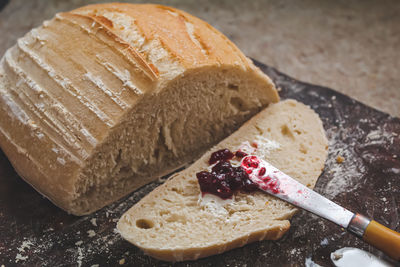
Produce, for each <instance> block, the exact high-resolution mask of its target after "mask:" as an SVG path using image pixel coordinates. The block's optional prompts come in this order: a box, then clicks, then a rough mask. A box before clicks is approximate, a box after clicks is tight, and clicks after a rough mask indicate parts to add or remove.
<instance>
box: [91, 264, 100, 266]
mask: <svg viewBox="0 0 400 267" xmlns="http://www.w3.org/2000/svg"><path fill="white" fill-rule="evenodd" d="M99 266H100V265H99V264H93V265H92V266H90V267H99Z"/></svg>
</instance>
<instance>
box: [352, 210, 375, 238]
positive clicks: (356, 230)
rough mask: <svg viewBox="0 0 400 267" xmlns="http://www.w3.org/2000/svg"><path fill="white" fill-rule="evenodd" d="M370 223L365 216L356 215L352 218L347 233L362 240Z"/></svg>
mask: <svg viewBox="0 0 400 267" xmlns="http://www.w3.org/2000/svg"><path fill="white" fill-rule="evenodd" d="M370 222H371V220H370V219H368V218H367V217H365V216H364V215H361V214H359V213H355V214H354V216H353V218H351V221H350V223H349V226H347V231H349V232H350V233H352V234H355V235H356V236H358V237H359V238H362V237H363V236H364V233H365V229H367V226H368V224H369V223H370Z"/></svg>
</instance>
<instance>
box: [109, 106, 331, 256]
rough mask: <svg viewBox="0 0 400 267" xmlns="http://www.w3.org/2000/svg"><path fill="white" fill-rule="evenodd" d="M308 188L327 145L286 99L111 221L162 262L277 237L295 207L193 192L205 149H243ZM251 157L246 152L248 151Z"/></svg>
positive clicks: (314, 119) (265, 198)
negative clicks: (254, 143)
mask: <svg viewBox="0 0 400 267" xmlns="http://www.w3.org/2000/svg"><path fill="white" fill-rule="evenodd" d="M253 142H256V143H257V144H258V148H257V149H256V150H255V151H254V152H252V153H253V154H256V155H258V156H260V157H262V158H264V159H266V160H267V161H269V162H270V163H272V164H273V165H274V166H276V167H277V168H279V169H281V170H282V171H284V172H285V173H287V174H289V175H290V176H292V177H293V178H296V179H297V180H299V181H300V182H301V183H303V184H305V185H307V186H308V187H310V188H313V187H314V185H315V183H316V181H317V179H318V176H319V175H320V173H321V171H322V169H323V168H324V162H325V159H326V157H327V148H328V142H327V139H326V137H325V133H324V129H323V126H322V122H321V120H320V119H319V117H318V115H317V114H316V113H315V112H314V111H313V110H311V109H310V108H309V107H307V106H305V105H303V104H301V103H299V102H296V101H294V100H286V101H283V102H280V103H277V104H273V105H271V106H270V107H268V108H266V109H265V110H263V111H262V112H260V113H259V114H257V115H256V116H254V117H253V118H252V119H251V120H250V121H248V122H247V123H246V124H245V125H243V126H242V127H241V128H240V129H239V130H238V131H236V132H235V133H234V134H232V135H231V136H229V137H228V138H226V139H225V140H223V141H222V142H221V143H219V144H218V145H216V146H215V147H213V148H212V149H210V150H209V151H208V152H207V153H205V154H204V155H203V156H202V157H201V158H200V159H199V160H198V161H196V162H195V163H194V164H193V165H192V166H190V167H189V168H187V169H185V170H183V171H181V172H179V173H177V174H175V175H173V176H172V177H171V178H169V179H168V180H167V181H166V182H165V183H164V184H163V185H161V186H159V187H158V188H156V189H155V190H154V191H152V192H151V193H150V194H148V195H147V196H145V197H144V198H143V199H141V200H140V201H139V202H138V203H137V204H136V205H134V206H133V207H132V208H131V209H129V210H128V211H127V212H126V213H125V214H124V215H123V216H122V217H121V219H120V220H119V222H118V225H117V229H118V231H119V232H120V233H121V235H122V237H123V238H125V239H126V240H128V241H129V242H131V243H132V244H134V245H136V246H138V247H139V248H141V249H142V250H143V251H144V252H145V253H146V254H148V255H150V256H152V257H155V258H158V259H161V260H166V261H184V260H195V259H198V258H202V257H206V256H210V255H213V254H218V253H222V252H224V251H227V250H230V249H233V248H236V247H240V246H243V245H245V244H248V243H250V242H254V241H258V240H266V239H267V240H276V239H279V238H280V237H281V236H282V235H283V234H284V233H285V232H286V231H287V230H288V229H289V227H290V223H289V221H288V219H290V218H291V217H292V215H293V214H294V213H295V211H296V208H294V207H293V206H291V205H290V204H287V203H286V202H283V201H281V200H279V199H277V198H274V197H272V196H269V195H267V194H265V193H262V192H261V191H257V192H254V193H242V192H238V193H236V194H235V195H234V198H233V199H232V200H222V199H220V198H218V197H216V196H213V195H210V194H205V195H204V196H202V195H201V193H200V188H199V185H198V182H197V178H196V173H197V172H200V171H204V170H207V169H209V168H210V166H209V163H208V161H209V159H210V155H211V153H212V152H215V151H217V150H219V149H222V148H228V149H230V150H231V151H237V150H238V149H239V148H240V149H241V150H243V149H246V146H247V149H248V144H251V143H253ZM249 152H250V153H251V151H249Z"/></svg>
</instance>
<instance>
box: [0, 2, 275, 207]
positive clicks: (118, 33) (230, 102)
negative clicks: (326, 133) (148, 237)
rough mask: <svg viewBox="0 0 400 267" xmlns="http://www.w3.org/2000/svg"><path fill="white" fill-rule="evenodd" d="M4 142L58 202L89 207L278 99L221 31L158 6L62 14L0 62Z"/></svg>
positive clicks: (156, 173)
mask: <svg viewBox="0 0 400 267" xmlns="http://www.w3.org/2000/svg"><path fill="white" fill-rule="evenodd" d="M0 93H1V97H0V109H1V115H0V145H1V148H2V149H3V151H4V152H5V154H6V155H7V157H8V158H9V159H10V161H11V163H12V164H13V166H14V168H15V169H16V171H17V172H18V173H19V174H20V176H21V177H23V178H24V179H25V180H26V181H27V182H28V183H30V184H32V185H33V186H34V187H35V188H36V189H37V190H38V191H40V192H41V193H43V194H44V195H45V196H47V197H48V198H49V199H50V200H52V201H53V202H54V203H55V204H56V205H58V206H60V207H61V208H63V209H65V210H67V211H68V212H70V213H73V214H76V215H82V214H88V213H91V212H93V211H95V210H97V209H99V208H101V207H103V206H105V205H106V204H108V203H110V202H113V201H114V200H116V199H118V198H120V197H122V196H123V195H126V194H127V193H129V192H131V191H133V190H134V189H136V188H138V187H140V186H142V185H144V184H146V183H148V182H150V181H151V180H153V179H155V178H158V177H160V176H162V175H164V174H166V173H169V172H171V171H172V170H174V169H176V168H178V167H179V166H181V165H182V164H185V163H187V162H189V161H191V160H193V159H195V158H196V157H197V156H200V155H201V153H203V152H204V151H205V150H206V149H207V148H209V147H210V145H212V144H215V143H217V142H218V141H219V140H221V139H222V138H223V137H225V136H227V135H228V134H230V133H231V132H232V131H234V130H235V129H237V128H238V127H239V126H240V125H241V124H242V123H243V122H244V121H246V120H247V119H248V118H250V117H251V116H252V115H254V114H255V113H257V112H258V111H260V110H261V109H262V108H263V107H265V106H267V105H268V104H269V103H272V102H277V101H278V100H279V97H278V95H277V92H276V90H275V88H274V85H273V84H272V82H271V81H270V79H269V78H268V77H267V76H266V75H264V74H262V73H261V71H260V70H259V69H257V68H256V67H255V66H254V65H253V64H252V63H251V61H250V60H248V59H247V58H246V57H245V56H244V55H243V54H242V53H241V52H240V51H239V50H238V48H237V47H236V46H235V45H234V44H232V43H231V42H230V41H229V40H228V39H227V38H226V37H225V36H224V35H222V34H221V33H219V32H218V31H217V30H215V29H214V28H212V27H211V26H210V25H208V24H207V23H205V22H204V21H201V20H199V19H198V18H195V17H193V16H191V15H189V14H187V13H185V12H182V11H179V10H176V9H173V8H169V7H164V6H158V5H132V4H117V3H114V4H102V5H92V6H87V7H83V8H80V9H77V10H73V11H71V12H67V13H60V14H57V15H56V16H55V18H53V19H52V20H49V21H45V22H44V23H43V25H42V26H40V27H39V28H36V29H33V30H32V31H30V32H29V33H28V34H26V36H24V37H23V38H21V39H19V40H18V43H17V44H16V45H15V46H14V47H12V48H10V49H9V50H8V51H7V52H6V54H5V55H4V57H3V58H2V59H1V62H0Z"/></svg>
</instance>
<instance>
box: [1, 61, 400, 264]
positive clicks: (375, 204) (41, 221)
mask: <svg viewBox="0 0 400 267" xmlns="http://www.w3.org/2000/svg"><path fill="white" fill-rule="evenodd" d="M259 66H260V67H261V68H262V70H263V71H265V72H266V73H267V74H268V75H269V76H270V77H271V78H272V79H273V80H274V82H275V83H276V85H277V87H279V88H280V89H281V92H280V95H281V97H282V99H285V98H294V99H297V100H299V101H301V102H303V103H305V104H307V105H310V106H311V107H312V108H313V109H314V110H315V111H316V112H317V113H318V114H319V115H320V117H321V118H322V121H323V123H324V127H325V130H326V132H327V135H328V139H329V146H330V148H329V156H328V160H327V162H326V166H325V171H324V172H323V174H322V175H321V177H320V178H319V180H318V183H317V186H316V188H315V190H316V191H318V192H319V193H321V194H323V195H325V196H327V197H328V198H330V199H332V200H334V201H335V202H337V203H339V204H341V205H343V206H344V207H346V208H348V209H350V210H352V211H354V212H361V213H363V214H366V215H368V216H370V217H373V218H375V220H377V221H378V222H380V223H382V224H384V225H386V226H388V227H390V228H392V229H395V230H397V231H400V218H399V211H398V210H399V207H400V136H399V135H400V119H398V118H394V117H391V116H389V115H387V114H385V113H382V112H379V111H377V110H374V109H372V108H370V107H367V106H365V105H363V104H361V103H359V102H357V101H355V100H353V99H351V98H349V97H347V96H344V95H342V94H340V93H337V92H335V91H333V90H331V89H328V88H323V87H319V86H315V85H310V84H305V83H302V82H299V81H296V80H294V79H291V78H290V77H287V76H286V75H284V74H282V73H279V72H278V71H276V70H275V69H273V68H269V67H267V66H264V65H262V64H259ZM338 155H341V156H343V157H344V158H345V160H344V162H343V163H341V164H339V163H337V162H336V157H337V156H338ZM160 183H161V181H157V182H154V183H151V184H149V185H146V186H144V187H142V188H140V189H139V190H137V191H136V192H134V193H132V194H131V195H130V196H128V197H126V198H124V199H123V200H121V201H119V202H117V203H115V204H113V205H110V206H108V207H106V208H104V209H102V210H100V211H98V212H97V213H95V214H92V215H91V216H85V217H74V216H71V215H68V214H66V213H65V212H63V211H61V210H60V209H58V208H57V207H55V206H54V205H53V204H52V203H50V202H49V201H48V200H47V199H45V198H44V197H42V196H41V195H39V194H38V193H37V192H36V191H35V190H34V189H33V188H31V187H30V186H29V185H28V184H26V183H25V182H24V181H23V180H22V179H21V178H19V177H18V175H17V174H16V173H15V172H14V170H13V168H12V166H11V165H10V163H9V161H8V160H7V158H6V157H5V156H4V154H2V153H0V265H1V264H4V265H5V266H17V265H18V266H20V265H26V266H71V265H72V266H78V265H79V264H82V266H91V265H92V264H99V265H100V266H114V265H119V263H120V260H122V259H124V260H125V265H129V266H149V265H158V266H168V265H170V264H168V263H164V262H160V261H157V260H155V259H152V258H150V257H148V256H146V255H144V254H143V253H142V252H141V251H140V250H139V249H137V248H136V247H134V246H132V245H130V244H129V243H128V242H126V241H124V240H122V239H121V238H120V236H119V235H118V234H117V233H114V232H113V231H114V228H115V225H116V220H117V219H118V218H119V217H120V215H122V213H123V212H125V211H126V210H127V209H128V208H129V207H130V206H132V205H133V204H134V203H136V202H137V201H139V199H140V198H142V197H143V196H144V195H145V194H147V193H148V192H150V191H151V190H152V189H153V188H155V187H156V186H157V185H159V184H160ZM93 219H95V220H96V221H95V223H94V221H93ZM91 220H92V221H91ZM291 223H292V227H291V229H290V231H289V232H288V233H287V234H286V235H285V236H284V237H283V238H282V239H281V240H279V241H263V242H256V243H253V244H249V245H247V246H245V247H242V248H238V249H234V250H232V251H229V252H226V253H224V254H221V255H217V256H213V257H208V258H205V259H201V260H198V261H195V262H184V263H177V264H175V265H176V266H242V265H245V264H247V265H248V266H287V265H289V266H304V263H305V260H306V258H311V259H312V260H313V261H314V262H316V263H318V264H321V265H323V266H330V265H331V263H330V260H329V257H330V253H331V252H333V251H334V250H336V249H339V248H342V247H346V246H347V247H349V246H351V247H358V248H362V249H364V250H367V251H371V252H372V253H374V254H375V255H377V256H379V257H382V258H385V259H387V260H389V259H388V258H386V257H385V256H384V255H383V254H382V253H381V252H379V251H377V250H376V249H374V248H372V247H370V246H368V245H367V244H365V243H363V242H362V241H360V240H358V239H357V238H355V237H353V236H352V235H350V234H348V233H346V232H345V231H344V230H343V229H340V228H339V227H337V226H336V225H334V224H333V223H330V222H327V221H326V220H323V219H319V218H318V217H316V216H314V215H311V214H309V213H307V212H304V211H300V212H299V213H298V214H297V215H295V217H294V218H293V219H292V220H291ZM88 231H89V232H88ZM93 234H94V236H93ZM18 254H19V255H18ZM18 258H20V259H18ZM121 263H122V262H121ZM392 263H393V262H392Z"/></svg>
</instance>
